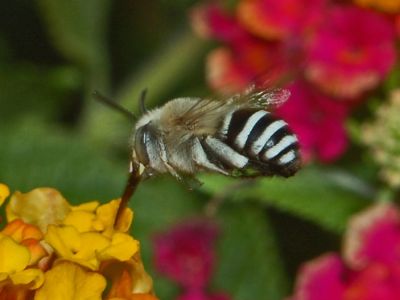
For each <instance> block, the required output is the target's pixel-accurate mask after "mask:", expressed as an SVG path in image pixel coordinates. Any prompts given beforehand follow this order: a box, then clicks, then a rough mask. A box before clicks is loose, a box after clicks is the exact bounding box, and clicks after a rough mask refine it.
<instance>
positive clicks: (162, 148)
mask: <svg viewBox="0 0 400 300" xmlns="http://www.w3.org/2000/svg"><path fill="white" fill-rule="evenodd" d="M157 147H158V152H159V153H160V160H161V161H162V163H163V165H164V167H165V168H166V169H167V171H168V173H170V174H171V175H172V176H174V177H175V178H176V179H177V180H179V181H183V179H182V177H181V176H180V175H179V174H178V172H177V171H176V170H175V169H174V167H173V166H171V165H170V164H169V162H168V155H167V149H166V148H165V143H164V141H163V140H162V139H159V140H157Z"/></svg>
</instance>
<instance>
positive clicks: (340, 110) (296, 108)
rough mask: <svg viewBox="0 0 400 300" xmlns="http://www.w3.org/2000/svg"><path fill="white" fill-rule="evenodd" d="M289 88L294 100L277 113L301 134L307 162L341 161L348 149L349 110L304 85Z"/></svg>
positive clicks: (303, 151) (303, 153)
mask: <svg viewBox="0 0 400 300" xmlns="http://www.w3.org/2000/svg"><path fill="white" fill-rule="evenodd" d="M288 88H289V89H290V91H291V97H290V99H289V100H288V101H287V102H286V103H285V104H283V105H282V106H281V107H280V108H278V110H277V114H278V115H280V116H281V117H282V118H283V119H284V120H286V121H287V122H288V123H289V126H290V127H291V129H292V130H293V131H294V132H295V133H296V134H297V137H298V138H299V142H300V149H301V151H302V158H303V160H304V161H305V162H307V161H309V160H311V159H313V158H318V159H320V160H321V161H324V162H329V161H332V160H334V159H336V158H338V157H340V156H341V155H342V154H343V152H344V151H345V150H346V148H347V142H348V141H347V134H346V130H345V128H344V125H343V124H344V121H345V119H346V117H347V115H348V112H349V107H348V105H346V104H345V103H341V102H337V101H334V100H333V99H331V98H329V97H328V96H326V95H323V94H321V93H320V92H318V91H316V90H315V89H313V88H312V87H311V86H310V85H309V84H308V83H306V82H304V81H296V82H294V83H292V84H291V85H290V86H288Z"/></svg>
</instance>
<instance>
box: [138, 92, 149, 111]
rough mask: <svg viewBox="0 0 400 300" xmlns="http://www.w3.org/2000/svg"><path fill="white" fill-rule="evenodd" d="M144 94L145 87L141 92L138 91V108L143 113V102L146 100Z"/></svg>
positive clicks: (145, 93) (144, 107)
mask: <svg viewBox="0 0 400 300" xmlns="http://www.w3.org/2000/svg"><path fill="white" fill-rule="evenodd" d="M146 95H147V88H146V89H143V90H142V92H141V93H140V98H139V110H140V113H141V114H145V113H146V112H147V108H146V105H145V104H144V102H145V100H146Z"/></svg>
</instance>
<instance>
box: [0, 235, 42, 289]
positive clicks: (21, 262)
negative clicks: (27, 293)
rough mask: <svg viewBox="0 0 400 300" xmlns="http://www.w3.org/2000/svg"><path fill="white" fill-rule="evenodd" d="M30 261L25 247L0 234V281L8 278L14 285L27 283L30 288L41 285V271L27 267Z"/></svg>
mask: <svg viewBox="0 0 400 300" xmlns="http://www.w3.org/2000/svg"><path fill="white" fill-rule="evenodd" d="M30 261H31V255H30V253H29V250H28V249H27V248H26V247H24V246H22V245H19V244H18V243H17V242H16V241H14V240H13V239H12V238H11V237H9V236H6V235H4V234H0V282H3V283H4V281H6V280H9V281H11V282H12V283H13V284H14V285H29V288H30V289H36V288H38V287H39V286H41V285H42V283H43V273H42V271H41V270H39V269H33V268H31V269H30V268H27V267H29V264H30ZM0 295H1V294H0Z"/></svg>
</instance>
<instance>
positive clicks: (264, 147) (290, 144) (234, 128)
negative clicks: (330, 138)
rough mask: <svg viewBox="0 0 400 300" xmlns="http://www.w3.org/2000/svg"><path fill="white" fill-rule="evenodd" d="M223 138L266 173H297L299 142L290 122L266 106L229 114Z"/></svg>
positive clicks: (224, 125) (222, 130)
mask: <svg viewBox="0 0 400 300" xmlns="http://www.w3.org/2000/svg"><path fill="white" fill-rule="evenodd" d="M220 135H221V140H222V141H223V142H224V143H226V144H227V145H228V146H229V147H231V148H232V149H234V150H235V151H237V152H238V153H239V154H241V155H243V156H246V157H247V158H248V159H249V164H252V166H253V167H255V168H256V169H258V170H259V171H260V172H262V173H265V174H272V175H274V174H276V175H282V176H290V175H293V174H294V173H295V172H296V171H297V169H298V168H299V165H300V157H299V151H298V149H299V145H298V141H297V138H296V136H295V135H294V134H293V132H292V131H291V130H290V129H289V127H288V125H287V123H286V122H285V121H283V120H281V119H279V118H277V117H275V116H273V115H272V114H271V113H269V112H267V111H264V110H255V109H238V110H236V111H233V112H232V113H230V114H228V115H227V116H226V117H225V118H224V121H223V124H222V126H221V130H220Z"/></svg>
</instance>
